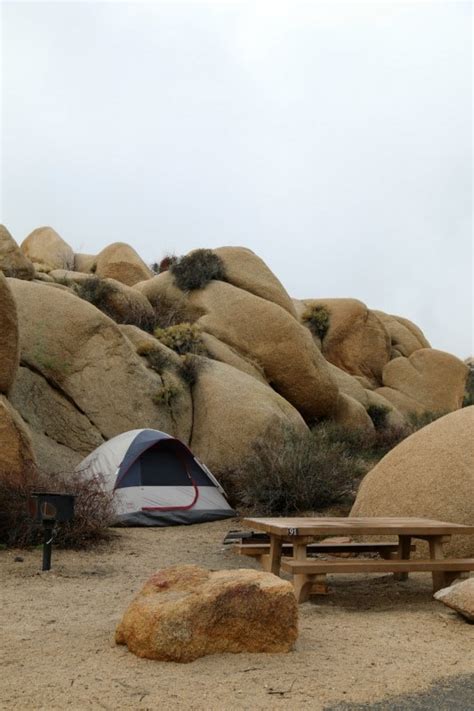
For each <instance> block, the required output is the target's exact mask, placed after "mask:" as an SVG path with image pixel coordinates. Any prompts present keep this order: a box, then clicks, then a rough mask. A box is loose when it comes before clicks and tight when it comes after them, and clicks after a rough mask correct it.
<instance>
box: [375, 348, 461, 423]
mask: <svg viewBox="0 0 474 711" xmlns="http://www.w3.org/2000/svg"><path fill="white" fill-rule="evenodd" d="M468 372H469V371H468V368H467V366H466V365H465V364H464V363H463V362H462V361H461V360H460V359H459V358H456V356H453V355H451V354H450V353H444V352H443V351H438V350H435V349H433V348H422V349H419V350H416V351H414V352H413V353H412V354H411V355H410V357H409V358H403V357H400V358H395V359H394V360H391V361H390V363H387V365H386V366H385V368H384V371H383V387H381V388H378V389H377V390H376V392H377V393H379V394H380V395H382V396H383V397H384V398H385V399H386V400H389V401H390V402H391V403H392V404H393V405H394V406H395V407H396V408H397V409H398V410H400V412H402V413H403V414H410V413H412V412H414V413H418V414H421V413H423V412H426V411H429V412H436V413H446V412H452V411H453V410H457V409H458V408H460V407H461V405H462V400H463V397H464V389H465V385H466V378H467V375H468Z"/></svg>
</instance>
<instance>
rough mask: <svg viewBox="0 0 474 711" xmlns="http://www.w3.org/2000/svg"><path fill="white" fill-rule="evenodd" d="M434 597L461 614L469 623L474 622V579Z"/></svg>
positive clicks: (442, 591)
mask: <svg viewBox="0 0 474 711" xmlns="http://www.w3.org/2000/svg"><path fill="white" fill-rule="evenodd" d="M434 597H435V598H436V600H439V601H440V602H444V604H445V605H447V606H448V607H451V608H452V609H453V610H456V612H459V614H460V615H462V616H463V617H465V618H466V620H469V622H474V578H468V579H467V580H463V581H462V582H459V583H456V584H455V585H451V586H450V587H448V588H442V589H441V590H438V592H435V594H434Z"/></svg>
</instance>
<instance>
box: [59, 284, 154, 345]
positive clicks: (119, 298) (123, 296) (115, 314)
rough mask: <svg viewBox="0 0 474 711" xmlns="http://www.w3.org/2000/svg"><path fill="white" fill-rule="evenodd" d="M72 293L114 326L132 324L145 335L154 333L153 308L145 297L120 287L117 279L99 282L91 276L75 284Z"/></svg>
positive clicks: (123, 285) (132, 290)
mask: <svg viewBox="0 0 474 711" xmlns="http://www.w3.org/2000/svg"><path fill="white" fill-rule="evenodd" d="M81 276H82V275H81ZM68 278H69V277H66V279H68ZM73 279H75V277H73ZM75 292H76V294H77V295H78V296H80V297H81V299H85V300H86V301H89V302H90V303H92V304H94V306H96V307H97V308H98V309H100V310H101V311H103V313H105V314H106V315H107V316H110V318H112V319H113V320H114V321H115V322H116V323H125V324H132V325H134V326H138V327H139V328H141V329H143V330H147V331H151V330H153V327H154V325H155V312H154V310H153V307H152V306H151V304H150V302H149V301H148V299H147V298H146V296H144V295H143V294H141V293H140V292H139V291H137V290H136V289H133V288H132V287H131V286H127V285H126V284H122V283H121V282H119V281H117V280H116V279H100V278H99V277H97V276H93V275H90V276H89V277H86V279H82V278H81V279H79V280H78V281H77V280H76V281H75Z"/></svg>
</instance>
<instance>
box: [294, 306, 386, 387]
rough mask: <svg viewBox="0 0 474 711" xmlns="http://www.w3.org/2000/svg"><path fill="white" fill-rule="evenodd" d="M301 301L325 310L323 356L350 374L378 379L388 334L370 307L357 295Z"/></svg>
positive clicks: (383, 364) (373, 379)
mask: <svg viewBox="0 0 474 711" xmlns="http://www.w3.org/2000/svg"><path fill="white" fill-rule="evenodd" d="M304 303H305V305H306V307H309V308H314V307H315V306H320V307H323V308H325V309H326V311H327V313H328V316H329V327H328V329H327V332H326V334H325V335H324V336H323V338H322V352H323V355H324V357H325V358H326V359H327V360H329V361H330V362H331V363H333V364H334V365H337V367H338V368H341V369H342V370H345V371H346V372H347V373H350V374H351V375H361V376H365V377H367V378H368V379H369V380H370V381H373V382H375V383H381V380H382V371H383V369H384V366H385V365H386V363H388V361H389V359H390V337H389V335H388V333H387V331H386V329H385V328H384V325H383V323H382V322H381V321H380V319H379V318H378V317H377V316H376V315H375V314H374V313H373V311H369V309H368V308H367V306H366V305H365V304H363V303H362V302H361V301H357V299H305V301H304Z"/></svg>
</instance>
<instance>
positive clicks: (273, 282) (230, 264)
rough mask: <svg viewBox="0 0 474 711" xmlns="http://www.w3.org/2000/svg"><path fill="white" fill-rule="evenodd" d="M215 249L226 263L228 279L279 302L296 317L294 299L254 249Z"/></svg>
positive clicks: (258, 294) (257, 294) (253, 292)
mask: <svg viewBox="0 0 474 711" xmlns="http://www.w3.org/2000/svg"><path fill="white" fill-rule="evenodd" d="M213 251H214V252H215V254H217V255H218V256H219V257H220V258H221V259H222V261H223V263H224V267H225V272H226V281H228V282H229V283H230V284H233V285H234V286H238V287H239V289H245V291H249V292H250V293H251V294H255V296H260V297H261V298H262V299H266V300H267V301H272V302H273V303H274V304H278V305H279V306H281V307H282V309H285V311H288V313H290V314H291V315H292V316H295V317H296V311H295V307H294V305H293V301H292V299H291V297H290V296H289V295H288V293H287V292H286V290H285V288H284V286H283V284H282V283H281V282H280V280H279V279H277V277H276V276H275V275H274V274H273V272H272V271H271V270H270V269H269V268H268V267H267V265H266V264H265V262H264V261H263V259H260V257H258V256H257V255H256V254H255V253H254V252H252V250H250V249H247V248H246V247H219V248H217V249H214V250H213Z"/></svg>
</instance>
